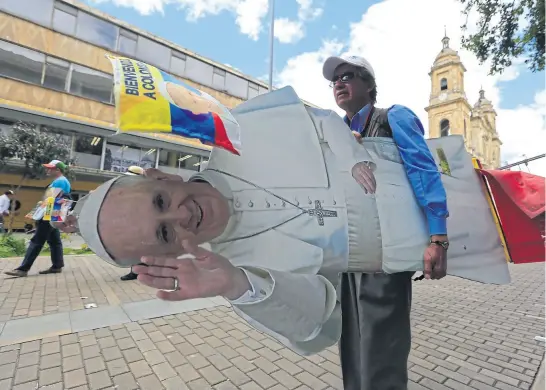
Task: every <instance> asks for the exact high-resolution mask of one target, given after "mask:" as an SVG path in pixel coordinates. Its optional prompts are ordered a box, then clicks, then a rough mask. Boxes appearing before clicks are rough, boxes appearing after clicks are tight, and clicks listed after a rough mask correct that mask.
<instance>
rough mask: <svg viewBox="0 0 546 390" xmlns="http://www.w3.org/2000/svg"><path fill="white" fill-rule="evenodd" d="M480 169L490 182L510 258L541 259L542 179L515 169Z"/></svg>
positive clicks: (542, 250) (518, 262) (515, 261)
mask: <svg viewBox="0 0 546 390" xmlns="http://www.w3.org/2000/svg"><path fill="white" fill-rule="evenodd" d="M480 172H481V173H482V175H483V176H484V177H485V178H486V179H487V182H488V183H489V187H490V189H491V192H492V196H493V199H494V202H495V206H496V209H497V213H498V216H499V220H500V224H501V227H502V230H503V232H504V237H505V240H506V245H507V247H508V251H509V253H510V257H511V259H512V261H513V262H514V263H516V264H520V263H536V262H544V261H545V246H544V197H545V194H544V178H543V177H541V176H536V175H531V174H530V173H525V172H517V171H516V172H512V171H494V170H491V171H489V170H480Z"/></svg>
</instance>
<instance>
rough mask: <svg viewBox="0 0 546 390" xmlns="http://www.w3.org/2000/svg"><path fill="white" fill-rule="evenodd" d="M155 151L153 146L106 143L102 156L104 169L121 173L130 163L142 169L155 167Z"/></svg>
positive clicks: (125, 170)
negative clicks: (142, 147) (138, 146)
mask: <svg viewBox="0 0 546 390" xmlns="http://www.w3.org/2000/svg"><path fill="white" fill-rule="evenodd" d="M156 153H157V150H156V149H155V148H147V149H140V148H135V147H131V146H128V145H118V144H111V143H108V144H107V145H106V153H105V156H104V170H106V171H114V172H122V173H123V172H127V169H128V168H129V167H130V166H132V165H136V166H140V167H142V168H144V169H148V168H155V160H156Z"/></svg>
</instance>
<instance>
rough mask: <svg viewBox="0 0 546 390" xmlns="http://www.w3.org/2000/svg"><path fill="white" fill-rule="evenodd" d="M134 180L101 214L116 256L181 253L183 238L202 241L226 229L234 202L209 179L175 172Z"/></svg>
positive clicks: (100, 220)
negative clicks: (188, 177) (188, 179)
mask: <svg viewBox="0 0 546 390" xmlns="http://www.w3.org/2000/svg"><path fill="white" fill-rule="evenodd" d="M173 176H174V177H173ZM165 178H167V179H165ZM131 180H133V181H135V182H134V185H131V186H126V187H124V186H120V187H117V188H116V187H114V188H113V189H111V190H110V191H109V192H108V195H107V196H106V198H105V199H104V202H103V204H102V207H101V210H100V214H99V218H98V227H99V233H100V236H101V238H102V241H103V245H104V247H105V248H107V250H108V252H109V253H110V254H111V255H112V256H113V257H114V259H139V258H140V257H142V256H178V255H181V254H182V252H183V251H182V241H183V240H185V239H192V240H193V242H195V243H196V244H201V243H203V242H207V241H210V240H211V239H213V238H215V237H217V236H219V235H220V234H221V233H222V232H223V231H224V229H225V227H226V225H227V222H228V220H229V208H228V203H227V201H226V200H225V198H224V197H222V195H221V194H220V193H219V192H218V191H217V190H216V189H214V188H213V187H212V186H210V185H209V184H207V183H185V182H183V181H182V179H181V178H180V177H179V176H175V175H162V180H157V179H155V178H153V177H151V178H150V177H148V178H138V179H137V178H136V177H131Z"/></svg>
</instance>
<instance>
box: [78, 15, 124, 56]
mask: <svg viewBox="0 0 546 390" xmlns="http://www.w3.org/2000/svg"><path fill="white" fill-rule="evenodd" d="M76 36H77V37H78V38H80V39H82V40H84V41H86V42H90V43H94V44H96V45H98V46H103V47H107V48H108V49H112V50H114V49H115V48H116V42H117V39H118V27H117V26H114V25H113V24H111V23H109V22H107V21H105V20H102V19H99V18H96V17H94V16H91V15H89V14H88V13H85V12H81V11H80V13H79V15H78V27H77V29H76Z"/></svg>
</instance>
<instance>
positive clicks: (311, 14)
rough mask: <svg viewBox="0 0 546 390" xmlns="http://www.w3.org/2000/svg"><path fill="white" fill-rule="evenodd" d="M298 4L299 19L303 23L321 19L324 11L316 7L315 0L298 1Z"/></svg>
mask: <svg viewBox="0 0 546 390" xmlns="http://www.w3.org/2000/svg"><path fill="white" fill-rule="evenodd" d="M296 2H297V3H298V6H299V9H298V19H299V20H302V21H306V20H314V19H317V18H319V17H320V16H321V15H322V13H323V11H324V10H323V9H322V8H319V7H314V5H313V0H296Z"/></svg>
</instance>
